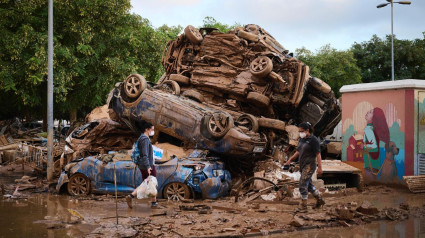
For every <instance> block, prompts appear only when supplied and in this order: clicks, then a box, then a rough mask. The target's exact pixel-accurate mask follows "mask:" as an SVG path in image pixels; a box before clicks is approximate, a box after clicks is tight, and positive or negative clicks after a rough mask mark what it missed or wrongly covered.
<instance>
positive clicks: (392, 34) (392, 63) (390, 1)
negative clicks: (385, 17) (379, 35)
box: [376, 0, 411, 81]
mask: <svg viewBox="0 0 425 238" xmlns="http://www.w3.org/2000/svg"><path fill="white" fill-rule="evenodd" d="M387 2H388V3H382V4H379V5H378V6H376V7H377V8H381V7H385V6H387V5H388V4H391V81H394V3H398V4H404V5H410V4H411V2H409V1H400V2H394V1H393V0H387Z"/></svg>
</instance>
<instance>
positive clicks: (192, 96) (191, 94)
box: [182, 89, 205, 103]
mask: <svg viewBox="0 0 425 238" xmlns="http://www.w3.org/2000/svg"><path fill="white" fill-rule="evenodd" d="M182 96H185V97H187V98H190V99H193V100H195V101H197V102H200V103H203V102H205V99H204V96H202V94H201V93H199V92H197V91H195V90H193V89H189V90H187V91H184V92H183V94H182Z"/></svg>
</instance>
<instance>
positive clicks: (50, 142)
mask: <svg viewBox="0 0 425 238" xmlns="http://www.w3.org/2000/svg"><path fill="white" fill-rule="evenodd" d="M47 45H48V58H47V59H48V60H47V63H48V79H47V181H48V183H50V182H52V180H53V173H54V168H53V156H52V155H53V0H49V11H48V40H47Z"/></svg>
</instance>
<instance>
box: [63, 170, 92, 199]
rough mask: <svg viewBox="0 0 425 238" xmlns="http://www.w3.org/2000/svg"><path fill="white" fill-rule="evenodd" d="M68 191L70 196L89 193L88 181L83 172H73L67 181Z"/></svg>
mask: <svg viewBox="0 0 425 238" xmlns="http://www.w3.org/2000/svg"><path fill="white" fill-rule="evenodd" d="M68 193H69V194H70V195H72V196H82V195H87V194H89V193H90V181H89V179H88V178H87V176H85V175H84V174H74V175H72V176H71V178H70V179H69V182H68Z"/></svg>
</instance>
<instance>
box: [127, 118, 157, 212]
mask: <svg viewBox="0 0 425 238" xmlns="http://www.w3.org/2000/svg"><path fill="white" fill-rule="evenodd" d="M141 129H142V132H143V133H142V134H141V135H140V137H139V139H137V142H136V145H137V148H138V149H139V152H140V158H139V159H138V163H137V166H138V167H139V169H140V172H142V181H144V180H145V179H146V178H147V177H149V175H152V176H154V177H156V169H155V163H154V159H153V148H152V143H151V140H150V139H149V136H153V135H154V134H155V132H154V126H153V125H152V124H151V123H149V122H147V123H143V124H142V125H141ZM135 196H136V190H134V191H133V192H132V193H131V194H130V195H128V196H127V197H126V200H127V204H128V207H130V208H132V207H133V205H132V199H133V198H134V197H135ZM151 206H152V207H157V206H158V203H157V202H156V197H152V205H151Z"/></svg>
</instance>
